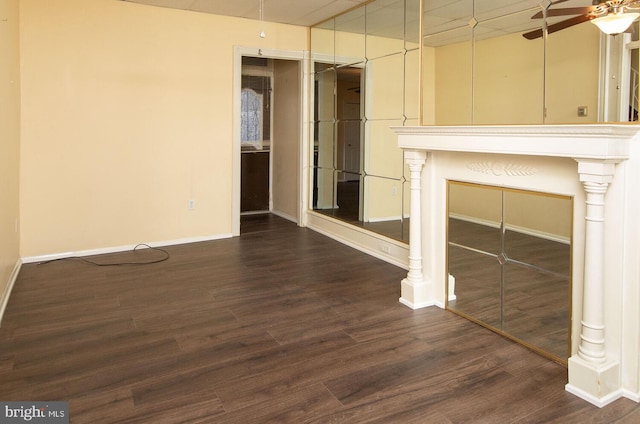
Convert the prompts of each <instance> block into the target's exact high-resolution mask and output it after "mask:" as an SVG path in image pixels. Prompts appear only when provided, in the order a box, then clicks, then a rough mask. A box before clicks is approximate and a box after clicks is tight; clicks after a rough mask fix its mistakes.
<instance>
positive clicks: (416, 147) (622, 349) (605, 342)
mask: <svg viewBox="0 0 640 424" xmlns="http://www.w3.org/2000/svg"><path fill="white" fill-rule="evenodd" d="M393 130H394V131H395V132H396V134H397V135H398V145H399V147H400V148H402V149H403V150H404V152H405V161H406V163H407V165H408V168H409V171H410V174H411V175H410V179H411V218H412V219H411V221H410V226H411V228H410V245H409V272H408V274H407V278H405V279H404V280H403V281H402V283H401V297H400V302H401V303H403V304H405V305H407V306H409V307H411V308H420V307H427V306H432V305H436V306H440V307H444V305H445V300H444V299H445V295H446V293H445V291H446V284H445V276H446V263H445V262H446V237H447V236H446V218H447V217H446V203H447V197H446V196H447V195H446V182H447V181H448V180H462V181H468V182H475V183H480V184H489V185H497V186H504V187H512V188H521V189H525V190H533V191H544V192H549V193H557V194H562V195H566V196H571V197H573V199H574V211H573V242H572V248H573V259H572V261H573V262H572V286H573V289H572V293H573V297H572V300H571V302H572V305H571V310H572V328H571V329H570V333H571V335H572V347H571V355H570V357H569V358H568V368H569V381H568V384H567V385H566V389H567V390H568V391H569V392H571V393H573V394H575V395H577V396H579V397H582V398H583V399H585V400H587V401H589V402H591V403H593V404H595V405H597V406H604V405H606V404H608V403H610V402H612V401H613V400H615V399H618V398H620V397H628V398H630V399H633V400H635V401H640V360H639V359H638V358H639V357H640V307H639V305H640V266H639V265H638V257H640V256H639V255H640V223H638V221H639V219H638V218H637V217H638V216H640V200H639V199H638V198H639V197H640V196H638V194H637V192H638V186H639V185H640V142H639V139H638V133H639V132H640V126H638V125H626V124H614V125H608V124H603V125H599V124H594V125H514V126H425V127H394V128H393ZM478 164H481V166H477V165H478ZM509 169H527V170H530V172H525V173H517V172H516V173H513V172H504V171H505V170H509ZM416 217H418V219H416Z"/></svg>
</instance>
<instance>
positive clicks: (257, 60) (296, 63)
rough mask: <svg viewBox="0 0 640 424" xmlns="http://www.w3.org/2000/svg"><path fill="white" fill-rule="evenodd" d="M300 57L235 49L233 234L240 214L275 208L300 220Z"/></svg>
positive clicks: (281, 213)
mask: <svg viewBox="0 0 640 424" xmlns="http://www.w3.org/2000/svg"><path fill="white" fill-rule="evenodd" d="M266 53H267V54H266ZM291 56H293V58H292V57H291ZM302 58H303V55H302V53H301V54H300V57H299V58H298V57H297V55H296V54H294V55H292V54H288V55H286V54H285V55H284V56H282V55H279V54H277V52H273V54H268V52H264V51H261V50H258V51H253V50H252V49H247V48H236V52H235V65H236V68H235V69H236V70H235V77H234V99H235V101H234V104H235V105H236V106H235V107H234V153H233V164H234V176H233V179H234V196H233V199H234V201H233V205H232V213H233V216H232V230H233V231H232V234H233V235H234V236H237V235H239V234H240V215H241V214H242V215H246V214H257V213H273V214H275V215H278V216H281V217H283V218H286V219H288V220H291V221H294V222H296V223H299V220H300V218H299V217H300V213H301V212H300V210H301V202H300V198H301V196H300V187H301V184H300V174H301V172H300V169H301V165H300V164H301V156H302V155H301V145H302V139H303V132H302V122H303V121H302V110H303V109H302V104H303V103H302V93H303V90H302V80H303V74H302Z"/></svg>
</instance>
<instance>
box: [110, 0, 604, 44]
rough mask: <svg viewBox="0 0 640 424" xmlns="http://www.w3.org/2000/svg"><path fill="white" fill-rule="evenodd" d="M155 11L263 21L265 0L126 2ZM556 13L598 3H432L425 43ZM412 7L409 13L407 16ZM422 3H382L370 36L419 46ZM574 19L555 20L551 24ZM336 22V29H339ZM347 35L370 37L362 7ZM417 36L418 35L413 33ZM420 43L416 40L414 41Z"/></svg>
mask: <svg viewBox="0 0 640 424" xmlns="http://www.w3.org/2000/svg"><path fill="white" fill-rule="evenodd" d="M121 1H128V2H131V3H139V4H144V5H149V6H157V7H167V8H173V9H183V10H190V11H194V12H202V13H212V14H216V15H225V16H235V17H241V18H247V19H254V20H258V19H260V0H121ZM263 2H264V10H263V15H264V20H265V21H268V22H278V23H284V24H291V25H301V26H312V25H315V24H317V23H320V22H323V21H325V20H327V19H329V18H332V17H334V16H337V15H339V14H341V13H343V12H345V11H348V10H351V9H354V8H356V7H357V6H359V5H362V4H365V3H369V0H263ZM549 3H552V6H551V8H554V9H561V8H565V7H578V6H589V5H591V3H592V0H554V1H551V0H475V2H473V1H471V0H429V1H428V2H427V3H426V6H425V18H424V25H425V33H424V36H425V44H426V45H430V46H439V45H443V44H449V43H452V42H460V41H465V40H468V39H469V37H470V34H471V31H470V27H471V26H473V25H472V24H471V23H470V17H471V16H475V17H476V19H477V20H478V21H480V25H478V27H477V28H476V29H475V35H474V36H475V38H476V39H481V38H490V37H496V36H499V35H505V34H509V33H518V32H526V31H529V30H532V29H537V28H540V27H541V26H542V21H541V20H540V19H531V17H532V15H533V14H535V13H536V12H537V11H540V10H541V5H547V4H549ZM405 5H406V11H405ZM419 10H420V0H409V1H406V2H405V0H377V1H375V2H372V3H370V5H369V6H368V7H367V12H366V28H367V33H371V34H373V35H380V36H387V37H397V38H402V37H403V22H404V23H405V24H406V26H405V27H404V28H406V29H407V31H409V32H410V34H409V33H407V34H404V36H405V37H407V38H408V39H410V40H411V41H416V42H417V41H418V40H417V39H418V34H419V29H418V27H419V24H418V22H419V15H420V12H419ZM569 17H571V16H561V17H554V18H550V19H549V20H548V23H554V22H558V21H561V20H564V19H567V18H569ZM333 25H334V23H332V24H331V26H332V27H333ZM335 28H340V30H341V31H347V32H354V33H364V28H365V12H364V9H363V8H361V9H359V10H354V11H353V13H350V14H348V15H343V16H341V17H340V18H338V19H336V21H335ZM414 32H415V34H413V33H414ZM414 38H415V40H413V39H414Z"/></svg>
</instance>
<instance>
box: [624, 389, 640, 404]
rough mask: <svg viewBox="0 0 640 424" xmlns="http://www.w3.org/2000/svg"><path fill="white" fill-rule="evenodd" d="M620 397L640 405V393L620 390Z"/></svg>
mask: <svg viewBox="0 0 640 424" xmlns="http://www.w3.org/2000/svg"><path fill="white" fill-rule="evenodd" d="M622 396H624V397H626V398H627V399H631V400H632V401H634V402H637V403H640V393H636V392H632V391H631V390H626V389H622Z"/></svg>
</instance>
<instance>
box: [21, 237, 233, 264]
mask: <svg viewBox="0 0 640 424" xmlns="http://www.w3.org/2000/svg"><path fill="white" fill-rule="evenodd" d="M231 237H233V235H232V234H229V233H227V234H216V235H212V236H202V237H187V238H181V239H175V240H167V241H156V242H148V243H146V242H145V243H139V244H147V245H149V246H151V247H163V246H173V245H178V244H188V243H198V242H203V241H214V240H222V239H227V238H231ZM136 246H138V244H131V245H126V246H114V247H104V248H99V249H88V250H78V251H72V252H61V253H52V254H49V255H39V256H27V257H24V258H22V262H23V263H25V264H29V263H36V262H45V261H53V260H57V259H66V258H71V257H83V256H93V255H103V254H106V253H118V252H127V251H130V250H133V249H134V248H135V247H136Z"/></svg>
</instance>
